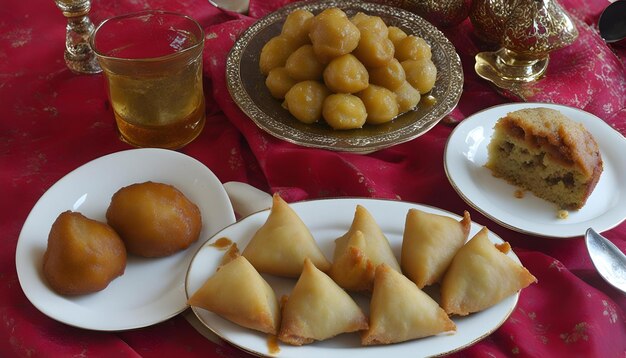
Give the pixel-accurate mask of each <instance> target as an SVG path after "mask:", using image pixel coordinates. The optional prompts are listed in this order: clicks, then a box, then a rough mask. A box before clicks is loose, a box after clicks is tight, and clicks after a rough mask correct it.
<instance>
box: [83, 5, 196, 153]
mask: <svg viewBox="0 0 626 358" xmlns="http://www.w3.org/2000/svg"><path fill="white" fill-rule="evenodd" d="M91 42H92V47H93V49H94V51H95V52H96V55H97V57H98V61H99V62H100V66H101V67H102V69H103V71H104V74H105V78H106V81H107V89H108V95H109V99H110V101H111V106H112V108H113V113H114V115H115V120H116V123H117V128H118V130H119V132H120V136H121V138H122V140H124V141H126V142H128V143H130V144H131V145H134V146H138V147H160V148H171V149H175V148H180V147H182V146H184V145H186V144H188V143H189V142H191V141H192V140H193V139H195V138H196V137H197V136H198V135H199V134H200V132H201V131H202V128H203V127H204V122H205V108H204V106H205V104H204V93H203V90H202V49H203V45H204V34H203V31H202V28H201V27H200V25H199V24H198V23H197V22H196V21H195V20H193V19H191V18H190V17H187V16H184V15H180V14H176V13H172V12H166V11H144V12H140V13H135V14H128V15H123V16H118V17H114V18H111V19H108V20H106V21H104V22H103V23H102V24H100V26H98V28H97V29H96V31H95V33H94V36H93V37H92V38H91Z"/></svg>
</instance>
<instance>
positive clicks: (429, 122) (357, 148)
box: [226, 0, 464, 154]
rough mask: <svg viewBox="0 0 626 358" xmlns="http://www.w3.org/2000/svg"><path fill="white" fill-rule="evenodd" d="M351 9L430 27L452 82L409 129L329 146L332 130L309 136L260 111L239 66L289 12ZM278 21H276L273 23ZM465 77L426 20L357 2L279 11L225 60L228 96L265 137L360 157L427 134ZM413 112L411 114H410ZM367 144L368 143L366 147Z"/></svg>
mask: <svg viewBox="0 0 626 358" xmlns="http://www.w3.org/2000/svg"><path fill="white" fill-rule="evenodd" d="M333 6H334V7H343V8H345V7H350V8H358V9H361V10H363V11H368V10H367V9H369V8H371V7H376V8H380V9H384V10H385V11H389V12H393V11H396V12H399V13H401V14H402V19H404V20H406V21H411V22H415V23H420V24H423V25H424V26H427V27H428V30H429V33H430V36H432V37H434V38H436V39H437V44H438V45H439V46H441V48H442V54H444V55H445V58H446V59H447V60H448V65H449V66H448V68H446V69H445V70H446V71H445V72H446V74H447V76H448V77H449V78H450V80H449V81H448V82H446V83H445V87H446V91H449V95H448V96H447V97H445V98H444V99H445V101H438V102H437V103H436V104H435V106H434V107H433V109H431V110H430V111H429V112H428V113H426V115H424V116H423V117H420V118H416V119H414V120H413V121H412V122H411V123H410V124H409V125H407V126H404V127H401V128H398V129H396V130H394V131H391V132H385V133H379V134H377V135H375V136H374V137H382V139H381V140H379V142H374V143H372V142H371V140H370V139H368V138H371V137H363V138H361V137H358V138H339V137H333V138H335V140H334V141H332V142H329V141H328V139H327V138H326V137H328V134H330V133H332V131H331V130H330V129H329V131H328V133H326V135H319V134H316V133H310V132H302V131H300V130H299V129H297V128H295V127H292V126H289V125H287V124H284V123H281V122H279V121H275V120H274V119H273V118H272V117H271V116H270V115H267V114H265V113H264V111H263V110H262V109H261V108H259V107H258V106H257V105H256V104H255V103H254V101H253V99H252V98H251V96H250V94H249V93H248V92H247V91H246V89H245V88H244V85H243V79H242V77H241V71H240V64H241V60H242V57H243V52H244V50H245V48H246V47H247V46H248V45H249V43H250V41H251V40H252V39H253V37H254V35H256V33H257V32H258V31H260V30H263V29H264V28H266V27H268V26H270V25H272V24H273V23H275V22H276V21H278V20H280V19H281V17H284V16H286V14H288V13H289V12H290V11H292V10H295V9H299V8H306V9H312V10H313V11H317V10H321V9H324V8H327V7H333ZM274 18H276V19H274ZM268 21H274V22H271V23H269V24H266V22H268ZM440 71H442V69H438V77H439V73H440ZM463 79H464V73H463V68H462V63H461V59H460V56H459V54H458V53H457V52H456V48H455V47H454V45H453V44H452V43H451V42H450V40H449V39H448V38H447V37H446V36H445V34H444V33H443V32H442V31H440V30H439V29H438V28H436V27H435V26H434V25H433V24H432V23H430V22H429V21H427V20H426V19H424V18H423V17H421V16H419V15H417V14H415V13H413V12H410V11H408V10H405V9H402V8H399V7H393V6H390V5H384V4H380V3H373V2H362V1H358V0H322V1H312V0H307V1H300V2H295V3H291V4H288V5H286V6H283V7H281V8H280V9H278V10H276V11H274V12H272V13H270V14H268V15H265V16H264V17H262V18H260V19H258V20H257V21H255V22H254V23H253V24H252V25H251V26H250V27H248V28H247V29H246V30H245V31H244V32H243V33H242V34H241V35H240V36H239V37H238V38H237V40H236V41H235V43H234V44H233V46H232V48H231V49H230V51H229V53H228V56H227V58H226V84H227V88H228V92H229V94H230V96H231V98H232V99H233V101H234V102H235V104H236V105H237V107H238V108H239V109H240V110H241V111H242V112H243V113H244V114H245V115H246V116H247V117H249V118H250V119H251V120H252V121H253V122H254V123H255V124H256V125H257V127H259V128H260V129H262V130H263V131H265V132H266V133H268V134H270V135H272V136H274V137H276V138H278V139H281V140H284V141H287V142H289V143H292V144H296V145H300V146H303V147H309V148H318V149H327V150H332V151H341V152H352V153H360V154H367V153H371V152H374V151H377V150H380V149H384V148H388V147H391V146H394V145H397V144H401V143H405V142H408V141H411V140H413V139H415V138H417V137H419V136H421V135H423V134H425V133H426V132H428V131H429V130H430V129H432V128H433V127H434V126H435V125H436V124H437V123H438V122H439V121H441V120H442V119H443V117H445V116H446V115H448V114H449V113H450V112H452V111H453V110H454V108H455V107H456V106H457V104H458V102H459V100H460V98H461V95H462V92H463V82H464V80H463ZM409 112H410V111H409ZM294 120H295V119H294ZM420 121H424V122H426V124H425V125H423V126H420V125H419V122H420ZM281 129H282V130H283V131H286V132H293V133H299V134H300V135H306V136H307V137H306V138H307V140H306V141H303V140H301V139H298V138H294V135H293V134H292V133H284V134H281V133H280V132H281ZM393 132H397V133H399V134H400V136H399V138H396V139H387V138H384V137H385V136H388V135H389V133H393ZM363 142H365V143H363Z"/></svg>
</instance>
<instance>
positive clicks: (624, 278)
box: [585, 228, 626, 294]
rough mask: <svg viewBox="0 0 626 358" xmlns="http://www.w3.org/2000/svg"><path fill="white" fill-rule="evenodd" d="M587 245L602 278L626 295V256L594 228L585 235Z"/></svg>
mask: <svg viewBox="0 0 626 358" xmlns="http://www.w3.org/2000/svg"><path fill="white" fill-rule="evenodd" d="M585 244H587V251H589V256H591V261H592V262H593V265H594V266H595V267H596V270H598V272H599V273H600V276H602V278H603V279H604V280H606V282H608V283H609V284H611V286H613V287H615V288H616V289H618V290H620V291H622V292H623V293H624V294H626V255H624V253H623V252H621V251H620V250H619V249H618V248H617V246H615V244H613V243H612V242H610V241H609V240H608V239H607V238H605V237H604V236H602V235H600V234H598V233H597V232H595V230H593V229H592V228H589V229H587V232H586V233H585Z"/></svg>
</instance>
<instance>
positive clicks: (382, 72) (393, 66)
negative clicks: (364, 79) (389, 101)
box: [369, 58, 406, 91]
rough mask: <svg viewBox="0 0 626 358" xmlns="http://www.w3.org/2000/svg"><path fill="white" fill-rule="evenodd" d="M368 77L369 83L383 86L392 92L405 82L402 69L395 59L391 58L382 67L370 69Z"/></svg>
mask: <svg viewBox="0 0 626 358" xmlns="http://www.w3.org/2000/svg"><path fill="white" fill-rule="evenodd" d="M369 76H370V83H372V84H375V85H378V86H383V87H385V88H387V89H390V90H392V91H393V90H395V89H396V88H398V87H400V86H401V85H402V84H403V83H405V82H406V75H405V74H404V68H403V67H402V65H401V64H400V62H398V60H396V59H395V58H392V59H391V61H389V62H388V63H387V64H386V65H384V66H382V67H377V68H372V69H370V70H369Z"/></svg>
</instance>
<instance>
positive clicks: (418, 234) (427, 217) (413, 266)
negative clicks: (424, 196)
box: [400, 209, 472, 288]
mask: <svg viewBox="0 0 626 358" xmlns="http://www.w3.org/2000/svg"><path fill="white" fill-rule="evenodd" d="M471 225H472V221H471V219H470V215H469V213H468V212H467V211H465V212H464V213H463V219H461V220H460V221H457V220H455V219H453V218H451V217H449V216H444V215H439V214H431V213H427V212H424V211H421V210H418V209H409V211H408V213H407V215H406V221H405V225H404V235H403V237H402V254H401V257H400V265H401V266H402V272H403V273H404V274H405V275H406V276H407V277H408V278H409V279H411V280H412V281H413V282H415V284H416V285H417V287H419V288H423V287H424V286H428V285H432V284H434V283H437V282H440V281H441V278H442V277H443V274H444V273H445V271H446V269H447V268H448V266H450V263H451V262H452V259H453V258H454V255H455V254H456V253H457V251H458V250H459V249H460V248H461V247H463V245H464V244H465V241H467V237H468V235H469V231H470V227H471Z"/></svg>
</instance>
